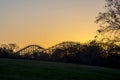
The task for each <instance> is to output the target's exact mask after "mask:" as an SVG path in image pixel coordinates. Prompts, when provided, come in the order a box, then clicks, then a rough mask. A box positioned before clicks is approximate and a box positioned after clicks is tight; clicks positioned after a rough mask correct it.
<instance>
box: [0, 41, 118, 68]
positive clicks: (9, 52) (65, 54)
mask: <svg viewBox="0 0 120 80" xmlns="http://www.w3.org/2000/svg"><path fill="white" fill-rule="evenodd" d="M69 45H70V43H69ZM71 45H72V44H71ZM17 48H18V46H17V45H15V44H14V45H13V44H9V45H6V46H5V45H4V46H3V45H1V47H0V58H13V59H32V60H42V61H54V62H64V63H76V64H84V65H93V66H105V67H112V68H120V46H119V45H118V44H113V43H99V42H97V41H95V40H93V41H90V42H88V43H85V44H77V45H73V46H67V47H62V48H56V49H55V50H54V51H53V52H52V54H48V53H45V52H33V53H32V54H29V53H27V54H24V55H20V54H16V53H15V50H16V49H17Z"/></svg>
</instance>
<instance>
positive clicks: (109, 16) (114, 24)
mask: <svg viewBox="0 0 120 80" xmlns="http://www.w3.org/2000/svg"><path fill="white" fill-rule="evenodd" d="M105 9H106V10H105V12H100V13H99V16H98V17H97V18H96V23H100V29H99V30H98V33H99V34H100V35H102V36H103V35H104V37H107V38H109V39H114V40H115V42H118V41H120V36H119V35H120V0H106V5H105ZM96 37H97V36H96Z"/></svg>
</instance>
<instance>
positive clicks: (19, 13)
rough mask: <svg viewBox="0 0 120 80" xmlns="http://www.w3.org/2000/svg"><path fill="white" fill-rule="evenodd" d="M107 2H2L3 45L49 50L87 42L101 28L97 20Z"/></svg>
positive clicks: (13, 0)
mask: <svg viewBox="0 0 120 80" xmlns="http://www.w3.org/2000/svg"><path fill="white" fill-rule="evenodd" d="M104 3H105V0H0V44H2V43H6V44H8V43H16V44H18V45H19V46H20V47H24V46H26V45H29V44H38V45H41V46H42V47H50V46H52V45H54V44H57V43H59V42H62V41H75V42H87V41H89V40H91V39H93V37H94V35H95V34H96V30H97V29H98V26H99V25H97V24H95V23H94V21H95V17H96V16H97V15H98V13H99V12H100V11H102V10H103V8H104Z"/></svg>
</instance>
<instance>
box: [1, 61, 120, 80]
mask: <svg viewBox="0 0 120 80" xmlns="http://www.w3.org/2000/svg"><path fill="white" fill-rule="evenodd" d="M0 80H120V70H117V69H109V68H101V67H90V66H82V65H76V64H65V63H52V62H41V61H32V60H14V59H0Z"/></svg>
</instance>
